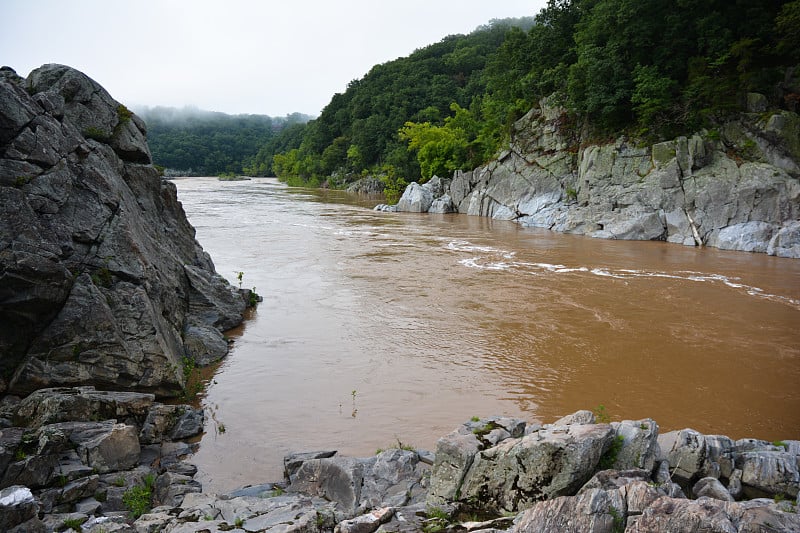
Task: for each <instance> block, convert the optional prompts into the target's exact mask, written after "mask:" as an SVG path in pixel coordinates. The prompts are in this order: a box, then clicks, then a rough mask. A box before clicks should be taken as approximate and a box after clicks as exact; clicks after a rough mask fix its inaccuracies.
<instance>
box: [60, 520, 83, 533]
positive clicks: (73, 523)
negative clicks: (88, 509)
mask: <svg viewBox="0 0 800 533" xmlns="http://www.w3.org/2000/svg"><path fill="white" fill-rule="evenodd" d="M86 520H88V519H87V518H67V519H66V520H64V528H65V529H72V530H74V531H77V532H78V533H81V532H82V531H83V529H82V528H81V526H82V525H83V523H84V522H86Z"/></svg>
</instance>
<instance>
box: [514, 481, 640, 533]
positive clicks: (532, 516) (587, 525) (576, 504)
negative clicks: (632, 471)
mask: <svg viewBox="0 0 800 533" xmlns="http://www.w3.org/2000/svg"><path fill="white" fill-rule="evenodd" d="M626 513H627V506H626V503H625V499H624V498H623V497H622V496H621V495H620V494H619V492H617V491H605V490H601V489H591V490H589V491H587V492H584V493H582V494H580V495H578V496H575V497H570V496H561V497H558V498H554V499H552V500H548V501H543V502H538V503H536V504H534V505H533V506H532V507H531V508H530V509H528V510H526V511H525V512H523V513H521V514H520V515H519V516H518V517H517V519H516V520H515V521H514V526H513V527H512V528H511V531H512V532H518V533H533V532H542V533H544V532H550V531H559V532H562V533H583V532H587V531H591V532H594V533H605V532H608V533H611V532H612V531H615V530H617V531H621V530H622V528H624V527H625V515H626Z"/></svg>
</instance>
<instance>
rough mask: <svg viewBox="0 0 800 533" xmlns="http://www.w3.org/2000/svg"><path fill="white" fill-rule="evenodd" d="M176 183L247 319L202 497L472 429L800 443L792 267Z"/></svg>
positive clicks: (212, 400) (220, 408)
mask: <svg viewBox="0 0 800 533" xmlns="http://www.w3.org/2000/svg"><path fill="white" fill-rule="evenodd" d="M175 183H176V184H177V186H178V198H179V200H180V201H181V202H182V203H183V206H184V209H185V211H186V213H187V216H188V218H189V220H190V222H191V223H192V224H193V225H194V226H195V228H197V239H198V240H199V242H200V243H201V244H202V245H203V247H204V248H205V250H206V251H207V252H208V253H210V254H211V256H212V258H213V259H214V262H215V264H216V267H217V271H218V272H219V273H220V274H222V275H223V276H225V277H226V278H228V279H229V280H230V281H231V283H233V284H235V285H236V284H238V283H239V282H238V281H237V273H238V272H243V273H244V274H243V279H242V283H243V286H245V287H255V288H256V290H257V292H258V293H259V294H261V295H262V296H263V298H264V301H263V302H262V303H261V304H260V305H259V306H258V308H257V310H256V311H254V312H253V313H252V314H251V316H250V318H249V319H248V320H247V321H246V322H245V324H244V325H243V326H242V327H240V328H238V329H236V330H234V331H231V332H229V333H228V336H229V337H231V338H232V339H234V343H233V348H232V350H231V353H230V355H229V356H228V357H227V358H226V359H225V360H224V361H223V362H222V364H221V365H220V366H219V367H218V368H217V369H216V372H215V373H214V375H213V377H210V378H209V381H208V384H207V387H206V391H205V393H204V394H203V397H202V404H203V406H204V407H205V408H206V432H205V435H204V436H203V437H202V439H201V441H200V444H199V450H198V452H197V453H196V454H195V456H194V457H193V462H194V463H195V464H197V465H198V467H199V469H200V472H199V474H198V476H197V479H198V480H199V481H201V482H202V483H203V486H204V489H205V490H207V491H212V492H213V491H224V490H228V489H233V488H235V487H239V486H243V485H246V484H252V483H260V482H265V481H275V480H280V479H281V478H282V462H281V461H282V457H283V456H284V455H285V454H286V453H287V452H290V451H308V450H318V449H337V450H339V453H340V454H344V455H356V456H367V455H371V454H374V453H375V451H376V449H378V448H388V447H390V446H392V445H397V443H398V441H399V442H402V443H403V444H410V445H414V446H417V447H420V448H425V449H429V450H433V449H435V443H436V439H437V438H438V437H440V436H442V435H444V434H446V433H449V432H450V431H451V430H453V429H454V428H455V427H457V426H458V425H459V424H460V423H461V422H463V421H465V420H468V419H469V418H470V417H472V416H490V415H501V414H502V415H510V416H516V417H522V418H525V419H527V420H532V421H539V422H551V421H553V420H554V419H556V418H557V417H559V416H561V415H565V414H569V413H571V412H574V411H576V410H578V409H597V408H598V406H601V405H602V406H604V409H605V411H606V412H607V413H608V415H610V417H611V418H612V420H621V419H639V418H643V417H652V418H654V419H655V420H656V421H657V422H658V423H659V425H660V427H661V431H662V432H664V431H669V430H672V429H681V428H685V427H691V428H694V429H696V430H698V431H701V432H703V433H718V434H725V435H729V436H731V437H733V438H741V437H758V438H764V439H767V440H777V439H800V386H798V384H800V261H797V260H789V259H779V258H774V257H768V256H766V255H764V254H748V253H741V252H725V251H720V250H716V249H697V248H690V247H683V246H679V245H673V244H667V243H662V242H630V241H610V240H599V239H591V238H588V237H583V236H573V235H563V234H557V233H551V232H548V231H545V230H536V229H530V228H522V227H520V226H519V225H517V224H515V223H513V222H505V221H496V220H490V219H486V218H482V217H470V216H466V215H428V214H423V215H420V214H411V213H382V212H375V211H372V210H371V207H372V206H373V205H374V204H375V203H376V201H375V200H369V199H366V198H363V197H361V198H359V197H357V196H354V195H349V194H347V193H345V192H342V191H327V190H316V189H297V188H288V187H286V186H284V185H283V184H280V183H278V182H277V181H275V180H273V179H254V180H251V181H238V182H222V181H218V180H217V179H216V178H186V179H177V180H175Z"/></svg>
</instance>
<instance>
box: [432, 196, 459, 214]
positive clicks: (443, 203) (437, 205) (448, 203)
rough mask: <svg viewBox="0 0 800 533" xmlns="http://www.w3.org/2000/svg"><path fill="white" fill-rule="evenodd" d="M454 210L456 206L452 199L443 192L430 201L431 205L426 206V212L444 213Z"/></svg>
mask: <svg viewBox="0 0 800 533" xmlns="http://www.w3.org/2000/svg"><path fill="white" fill-rule="evenodd" d="M455 210H456V208H455V206H454V205H453V200H452V199H451V198H450V195H449V194H443V195H442V196H439V197H438V198H436V199H435V200H433V202H431V206H430V208H428V213H440V214H446V213H453V212H455Z"/></svg>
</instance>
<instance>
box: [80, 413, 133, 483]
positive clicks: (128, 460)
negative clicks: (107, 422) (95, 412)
mask: <svg viewBox="0 0 800 533" xmlns="http://www.w3.org/2000/svg"><path fill="white" fill-rule="evenodd" d="M77 444H78V454H79V455H83V456H84V457H85V459H84V463H85V464H86V465H88V466H90V467H91V468H93V469H94V470H96V471H97V472H100V473H105V472H112V471H117V470H127V469H129V468H133V467H134V466H135V465H136V463H137V462H138V461H139V451H140V447H139V439H138V438H137V431H136V428H135V427H134V426H128V425H126V424H114V425H113V426H112V427H111V429H110V431H102V432H100V433H99V434H97V435H96V436H94V437H93V438H92V439H90V440H85V441H80V442H78V443H77Z"/></svg>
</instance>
